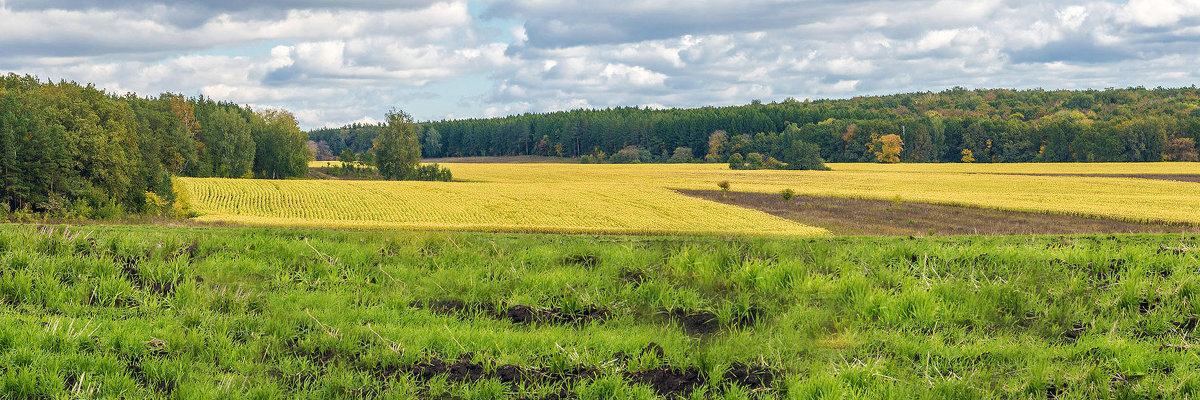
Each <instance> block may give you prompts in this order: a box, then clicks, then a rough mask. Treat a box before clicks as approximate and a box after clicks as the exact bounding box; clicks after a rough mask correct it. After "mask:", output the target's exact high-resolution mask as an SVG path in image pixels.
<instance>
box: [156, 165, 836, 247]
mask: <svg viewBox="0 0 1200 400" xmlns="http://www.w3.org/2000/svg"><path fill="white" fill-rule="evenodd" d="M180 181H181V182H182V184H183V185H184V187H185V188H186V190H187V191H188V192H189V194H190V196H191V199H192V202H193V206H194V207H195V209H196V210H197V211H198V212H200V213H202V214H203V215H202V216H201V217H199V220H201V221H224V222H237V223H247V224H258V225H308V226H336V227H358V228H410V229H435V230H439V229H448V230H461V229H466V230H489V231H519V232H572V233H593V232H609V233H748V234H749V233H753V234H765V235H775V234H788V235H817V234H821V233H823V230H821V229H817V228H811V227H806V226H803V225H799V224H796V223H793V222H790V221H786V220H783V219H780V218H776V217H773V216H770V215H767V214H765V213H762V212H758V211H753V210H746V209H742V208H738V207H734V206H727V205H722V204H716V203H712V202H708V201H704V200H699V199H694V198H689V197H686V196H682V195H679V194H677V193H674V192H672V191H669V190H666V189H661V188H652V187H642V186H637V185H602V186H601V185H591V184H587V183H574V184H547V185H541V184H532V185H527V184H508V183H470V182H453V183H435V182H378V181H332V180H331V181H299V180H287V181H268V180H248V179H247V180H234V179H193V178H181V179H180Z"/></svg>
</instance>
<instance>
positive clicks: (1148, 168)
mask: <svg viewBox="0 0 1200 400" xmlns="http://www.w3.org/2000/svg"><path fill="white" fill-rule="evenodd" d="M829 167H830V168H832V169H833V170H834V171H870V172H917V173H928V172H959V173H974V174H1124V175H1136V174H1155V175H1185V174H1186V175H1191V174H1200V163H1194V162H1156V163H1000V164H987V163H971V164H966V163H941V164H913V163H899V164H873V163H832V164H829Z"/></svg>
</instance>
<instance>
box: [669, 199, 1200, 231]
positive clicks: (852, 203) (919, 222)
mask: <svg viewBox="0 0 1200 400" xmlns="http://www.w3.org/2000/svg"><path fill="white" fill-rule="evenodd" d="M679 192H680V193H683V194H685V195H688V196H693V197H698V198H702V199H706V200H712V201H716V202H720V203H725V204H731V205H736V206H740V207H746V208H752V209H755V210H759V211H763V212H766V213H768V214H771V215H774V216H777V217H781V218H784V219H788V220H792V221H796V222H799V223H802V224H805V225H810V226H818V227H822V228H825V229H828V230H829V231H830V232H833V233H834V234H836V235H884V236H924V235H1027V234H1059V235H1061V234H1086V233H1183V232H1187V233H1195V232H1200V226H1196V225H1188V224H1172V223H1165V222H1133V221H1121V220H1115V219H1102V218H1090V217H1084V216H1077V215H1065V214H1046V213H1033V212H1021V211H1008V210H994V209H987V208H977V207H967V206H955V205H946V204H931V203H917V202H907V201H904V202H897V201H891V200H868V199H853V198H844V197H825V196H806V195H796V196H795V197H793V198H792V200H791V201H785V200H783V198H782V197H781V196H780V195H779V194H778V193H742V192H730V193H728V195H724V196H723V195H722V194H721V192H719V191H715V190H681V191H679Z"/></svg>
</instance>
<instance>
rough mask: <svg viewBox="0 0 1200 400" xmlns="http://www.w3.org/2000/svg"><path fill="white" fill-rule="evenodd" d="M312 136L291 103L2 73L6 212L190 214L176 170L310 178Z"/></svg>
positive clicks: (1, 169) (0, 133)
mask: <svg viewBox="0 0 1200 400" xmlns="http://www.w3.org/2000/svg"><path fill="white" fill-rule="evenodd" d="M306 139H307V136H306V135H305V133H304V132H303V131H301V130H300V129H299V127H298V125H297V124H296V120H295V118H294V117H293V116H292V115H291V114H289V113H287V112H286V111H279V110H261V111H255V110H251V109H250V108H248V107H241V106H238V105H236V104H232V103H226V102H217V101H213V100H212V99H208V98H204V97H197V98H184V97H183V96H180V95H174V94H163V95H160V96H158V97H145V98H143V97H137V96H135V95H132V94H129V95H125V96H116V95H113V94H110V93H106V92H104V91H102V90H100V89H97V88H95V87H93V86H91V85H88V86H81V85H79V84H75V83H69V82H59V83H53V82H41V81H39V80H38V79H37V78H35V77H31V76H18V75H15V74H9V75H7V76H3V77H0V183H2V188H3V189H2V190H0V211H3V213H0V214H7V212H8V211H23V212H39V213H45V214H47V215H52V216H56V217H65V218H106V217H115V216H119V215H121V214H123V213H146V214H155V215H162V214H179V213H186V209H185V207H186V204H185V202H184V201H183V199H180V198H177V196H179V193H178V192H177V191H176V190H175V189H174V186H173V184H172V181H171V177H172V176H197V177H264V178H285V177H296V176H302V175H304V174H306V173H307V168H308V165H307V162H308V160H309V158H310V157H311V153H310V152H309V150H308V148H307V147H306V146H305V141H306Z"/></svg>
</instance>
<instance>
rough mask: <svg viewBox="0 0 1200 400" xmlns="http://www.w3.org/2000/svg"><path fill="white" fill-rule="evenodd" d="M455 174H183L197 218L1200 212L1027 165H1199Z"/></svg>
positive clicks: (513, 220) (377, 223) (682, 220)
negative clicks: (786, 208)
mask: <svg viewBox="0 0 1200 400" xmlns="http://www.w3.org/2000/svg"><path fill="white" fill-rule="evenodd" d="M443 165H446V166H448V167H450V169H451V170H452V171H453V172H454V177H455V180H456V181H458V182H442V183H433V182H379V181H317V180H286V181H267V180H231V179H199V178H179V180H180V182H181V183H182V185H183V187H185V188H186V189H187V191H188V192H189V193H190V195H191V199H192V202H193V207H194V209H195V210H196V211H198V212H200V213H201V214H202V215H201V216H200V217H198V220H200V221H210V222H231V223H243V224H253V225H276V226H288V225H305V226H334V227H357V228H402V229H439V230H481V231H512V232H570V233H657V234H663V233H670V234H673V233H679V234H688V233H730V234H752V235H753V234H765V235H778V234H784V235H820V234H822V233H823V231H822V230H821V229H818V228H812V227H808V226H803V225H801V224H798V223H795V222H791V221H786V220H783V219H780V218H776V217H772V216H770V215H767V214H765V213H761V212H758V211H753V210H748V209H742V208H738V207H733V206H727V205H722V204H717V203H714V202H710V201H704V200H699V199H695V198H692V197H689V196H685V195H682V194H679V193H676V192H674V191H673V190H672V189H703V190H716V189H717V183H718V182H721V181H728V182H729V183H730V187H731V190H732V191H735V192H737V191H741V192H761V193H778V192H780V191H782V190H784V189H792V190H793V191H795V192H796V193H797V194H808V195H822V196H840V197H856V198H870V199H884V200H895V201H906V202H930V203H941V204H958V205H967V206H975V207H984V208H995V209H1004V210H1019V211H1032V212H1047V213H1062V214H1073V215H1084V216H1093V217H1105V218H1114V219H1121V220H1130V221H1167V222H1179V223H1200V196H1196V195H1195V194H1196V193H1197V190H1198V189H1200V184H1198V183H1194V182H1181V181H1171V180H1162V179H1142V178H1133V177H1094V176H1044V175H1028V174H1190V173H1193V172H1200V164H1196V163H1146V164H1131V163H1122V164H1003V165H965V164H964V165H958V164H900V165H881V164H834V165H832V167H833V169H834V170H833V171H778V170H769V171H768V170H760V171H733V170H729V169H728V167H727V166H725V165H723V164H628V165H614V164H600V165H596V164H515V163H514V164H485V163H459V164H443Z"/></svg>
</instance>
